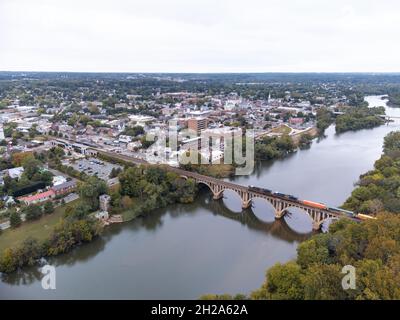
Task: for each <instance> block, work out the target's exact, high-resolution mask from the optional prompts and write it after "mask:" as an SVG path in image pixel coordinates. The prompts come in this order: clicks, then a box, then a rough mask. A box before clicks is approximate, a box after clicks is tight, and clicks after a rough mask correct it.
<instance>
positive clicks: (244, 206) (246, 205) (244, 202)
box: [242, 199, 251, 209]
mask: <svg viewBox="0 0 400 320" xmlns="http://www.w3.org/2000/svg"><path fill="white" fill-rule="evenodd" d="M250 207H251V199H250V200H242V209H248V208H250Z"/></svg>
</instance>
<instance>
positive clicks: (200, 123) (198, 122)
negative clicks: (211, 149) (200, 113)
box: [188, 117, 207, 134]
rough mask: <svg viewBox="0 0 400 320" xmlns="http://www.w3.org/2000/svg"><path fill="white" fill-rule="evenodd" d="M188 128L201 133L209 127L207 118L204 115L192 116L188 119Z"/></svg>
mask: <svg viewBox="0 0 400 320" xmlns="http://www.w3.org/2000/svg"><path fill="white" fill-rule="evenodd" d="M188 128H189V130H192V131H194V132H196V133H197V134H200V133H201V131H202V130H205V129H206V128H207V118H204V117H196V118H190V119H189V120H188Z"/></svg>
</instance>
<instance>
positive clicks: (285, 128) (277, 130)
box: [271, 124, 292, 134]
mask: <svg viewBox="0 0 400 320" xmlns="http://www.w3.org/2000/svg"><path fill="white" fill-rule="evenodd" d="M291 131H292V129H291V128H289V127H288V126H287V125H284V124H283V125H281V126H279V127H276V128H273V129H272V130H271V132H273V133H281V134H289V133H290V132H291Z"/></svg>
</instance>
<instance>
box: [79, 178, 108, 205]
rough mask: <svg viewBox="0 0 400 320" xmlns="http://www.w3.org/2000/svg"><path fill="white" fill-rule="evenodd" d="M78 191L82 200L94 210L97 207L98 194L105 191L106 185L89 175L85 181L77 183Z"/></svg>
mask: <svg viewBox="0 0 400 320" xmlns="http://www.w3.org/2000/svg"><path fill="white" fill-rule="evenodd" d="M78 192H79V195H80V196H81V197H82V199H83V201H84V202H86V203H87V204H88V205H89V206H90V209H91V210H92V211H94V210H97V209H98V208H99V196H100V195H101V194H105V193H106V192H107V185H106V183H105V182H104V181H103V180H101V179H99V178H97V177H89V178H88V179H87V180H86V181H85V182H83V183H80V184H79V186H78Z"/></svg>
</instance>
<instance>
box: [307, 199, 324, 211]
mask: <svg viewBox="0 0 400 320" xmlns="http://www.w3.org/2000/svg"><path fill="white" fill-rule="evenodd" d="M300 202H301V203H303V204H305V205H307V206H310V207H314V208H318V209H328V208H327V206H326V205H324V204H323V203H319V202H314V201H309V200H301V201H300Z"/></svg>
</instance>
